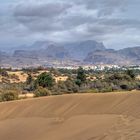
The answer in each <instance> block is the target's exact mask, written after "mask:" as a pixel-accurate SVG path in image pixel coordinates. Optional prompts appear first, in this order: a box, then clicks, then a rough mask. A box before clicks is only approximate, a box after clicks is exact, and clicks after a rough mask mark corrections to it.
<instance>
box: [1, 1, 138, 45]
mask: <svg viewBox="0 0 140 140" xmlns="http://www.w3.org/2000/svg"><path fill="white" fill-rule="evenodd" d="M138 4H140V1H138V0H133V2H132V1H131V0H71V1H70V0H40V1H39V0H29V1H28V3H27V1H25V0H22V1H21V0H19V1H17V0H15V2H14V3H12V8H10V7H11V6H8V5H9V4H8V5H6V3H4V5H6V8H2V12H1V10H0V17H1V21H0V25H1V27H0V36H2V34H3V33H4V35H5V38H6V37H7V36H9V38H10V36H12V37H14V38H15V40H22V38H23V41H25V40H27V41H28V40H31V41H34V40H42V39H44V40H45V39H46V40H53V41H61V42H66V41H69V42H72V41H80V40H86V39H94V40H97V41H101V42H106V44H107V45H109V46H111V47H112V46H114V45H112V44H113V43H114V42H115V41H114V40H115V38H119V39H120V38H121V37H120V36H122V34H123V35H124V40H125V44H127V41H126V40H127V39H128V38H130V37H127V36H128V33H129V34H130V35H131V32H133V31H136V30H139V28H140V21H139V17H137V16H134V15H137V14H136V11H137V10H138V9H139V7H138V6H137V5H138ZM134 9H135V10H134ZM136 9H137V10H136ZM130 13H131V14H130ZM128 31H129V32H128ZM135 33H136V35H135V37H134V36H132V39H131V40H133V41H132V42H136V36H138V35H140V34H139V32H135ZM19 38H20V39H19ZM125 38H126V39H125ZM0 41H1V40H0ZM117 41H118V40H117V39H116V44H118V43H117ZM119 41H120V40H119ZM25 42H26V41H25ZM120 42H123V39H122V41H120ZM137 42H138V41H137ZM111 43H112V44H111ZM122 44H124V43H122Z"/></svg>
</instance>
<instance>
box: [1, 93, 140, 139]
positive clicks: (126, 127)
mask: <svg viewBox="0 0 140 140" xmlns="http://www.w3.org/2000/svg"><path fill="white" fill-rule="evenodd" d="M139 110H140V93H139V92H138V93H135V92H134V93H105V94H102V93H100V94H72V95H62V96H52V97H45V98H37V99H28V100H22V101H14V102H8V103H1V104H0V138H1V139H2V140H25V139H26V140H139V137H140V111H139Z"/></svg>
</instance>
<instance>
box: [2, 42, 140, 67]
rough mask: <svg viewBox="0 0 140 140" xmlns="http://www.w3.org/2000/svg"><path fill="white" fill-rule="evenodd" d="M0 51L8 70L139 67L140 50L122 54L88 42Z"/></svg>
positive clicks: (39, 45)
mask: <svg viewBox="0 0 140 140" xmlns="http://www.w3.org/2000/svg"><path fill="white" fill-rule="evenodd" d="M12 51H13V53H9V52H2V51H0V65H1V66H4V67H6V66H7V67H25V66H40V65H46V66H62V65H64V66H67V65H83V64H96V65H97V64H116V65H139V64H140V61H139V60H140V47H139V46H137V47H132V48H125V49H120V50H114V49H107V48H106V47H105V46H104V44H103V43H100V42H97V41H94V40H86V41H81V42H74V43H65V44H62V43H55V42H51V41H37V42H35V43H33V44H32V45H30V46H26V45H23V46H22V47H21V46H20V47H17V48H16V49H13V50H12Z"/></svg>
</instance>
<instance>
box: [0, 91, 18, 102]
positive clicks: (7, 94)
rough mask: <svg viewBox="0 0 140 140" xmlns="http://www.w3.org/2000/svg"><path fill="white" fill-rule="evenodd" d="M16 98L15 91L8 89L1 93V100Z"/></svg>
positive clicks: (16, 93)
mask: <svg viewBox="0 0 140 140" xmlns="http://www.w3.org/2000/svg"><path fill="white" fill-rule="evenodd" d="M17 99H18V92H17V91H13V90H8V91H5V92H4V93H2V94H1V101H12V100H17Z"/></svg>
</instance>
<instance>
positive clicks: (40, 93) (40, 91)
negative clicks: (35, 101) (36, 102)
mask: <svg viewBox="0 0 140 140" xmlns="http://www.w3.org/2000/svg"><path fill="white" fill-rule="evenodd" d="M49 95H51V91H50V90H48V89H46V88H43V87H39V88H38V89H36V90H35V92H34V96H35V97H42V96H49Z"/></svg>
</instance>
